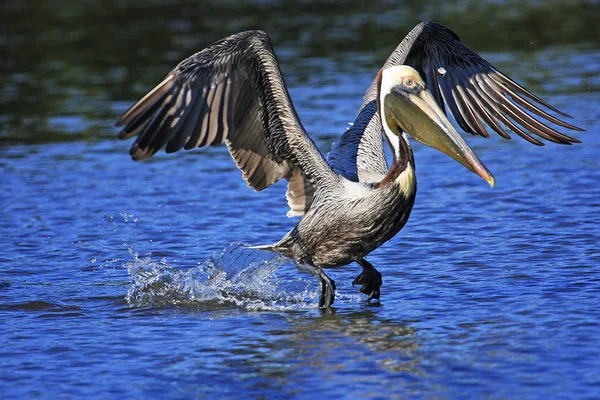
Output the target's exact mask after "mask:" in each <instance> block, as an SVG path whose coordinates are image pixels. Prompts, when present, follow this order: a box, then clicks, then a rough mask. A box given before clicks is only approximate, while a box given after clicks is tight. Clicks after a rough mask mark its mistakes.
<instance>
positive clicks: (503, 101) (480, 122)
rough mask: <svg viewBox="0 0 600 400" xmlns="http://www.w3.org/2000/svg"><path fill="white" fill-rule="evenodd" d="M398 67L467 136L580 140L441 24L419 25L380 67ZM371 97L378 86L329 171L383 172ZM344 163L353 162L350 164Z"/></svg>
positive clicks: (372, 88)
mask: <svg viewBox="0 0 600 400" xmlns="http://www.w3.org/2000/svg"><path fill="white" fill-rule="evenodd" d="M402 64H405V65H410V66H411V67H413V68H415V69H416V70H417V71H418V72H419V73H420V74H421V76H422V77H423V78H424V80H425V82H426V83H427V86H428V89H429V91H430V92H431V93H432V95H433V97H434V98H435V99H436V101H437V103H438V104H439V105H440V108H442V110H445V108H444V105H445V106H447V107H448V110H449V111H450V113H452V116H453V117H454V119H455V120H456V121H457V123H458V124H459V125H460V127H461V128H462V129H463V130H464V131H466V132H469V133H471V134H474V135H481V136H484V137H489V133H488V130H487V128H486V126H487V127H489V128H491V129H492V130H493V131H495V132H496V133H498V134H499V135H500V136H502V137H504V138H506V139H510V136H509V134H508V133H507V132H506V130H505V129H506V128H508V130H510V131H512V132H513V133H516V134H517V135H519V136H521V137H522V138H524V139H525V140H527V141H529V142H531V143H533V144H536V145H543V142H541V141H540V140H539V139H537V138H536V137H535V136H538V137H540V138H542V139H545V140H548V141H551V142H555V143H559V144H571V143H576V142H579V140H577V139H575V138H573V137H570V136H567V135H565V134H563V133H561V132H559V131H557V130H556V129H555V128H553V127H552V126H551V125H552V124H554V125H557V126H560V127H563V128H567V129H571V130H575V131H582V129H581V128H578V127H576V126H574V125H571V124H569V123H567V122H565V121H563V120H561V119H559V118H557V117H555V116H554V115H552V114H550V113H548V112H547V111H545V110H544V108H546V109H547V110H551V111H553V112H554V113H558V114H561V115H563V116H566V117H569V116H568V115H567V114H565V113H563V112H561V111H559V110H558V109H556V108H555V107H553V106H551V105H550V104H548V103H546V102H545V101H544V100H542V99H540V98H539V97H537V96H536V95H534V94H532V93H531V92H529V91H528V90H527V89H525V88H523V87H522V86H520V85H519V84H518V83H516V82H514V81H513V80H512V79H510V78H509V77H508V76H506V75H504V74H503V73H501V72H500V71H498V70H497V69H496V68H494V67H493V66H492V65H491V64H490V63H488V62H487V61H485V60H484V59H483V58H481V57H480V56H479V55H478V54H477V53H475V52H474V51H472V50H471V49H469V48H468V47H467V46H466V45H465V44H463V43H462V42H461V41H460V39H459V38H458V36H457V35H456V34H455V33H454V32H452V31H451V30H449V29H448V28H446V27H445V26H443V25H441V24H438V23H433V22H422V23H420V24H419V25H417V26H416V27H415V28H413V30H412V31H410V32H409V34H408V35H407V36H406V37H405V38H404V40H403V41H402V42H401V43H400V45H398V47H397V48H396V49H395V50H394V52H393V53H392V54H391V55H390V57H389V58H388V59H387V61H386V62H385V64H384V66H383V68H388V67H391V66H394V65H402ZM376 96H377V86H376V83H375V81H374V82H373V83H372V84H371V86H370V87H369V89H368V90H367V92H366V94H365V98H364V102H363V105H362V107H361V110H360V112H359V114H358V116H357V119H356V121H355V123H354V125H357V124H358V125H361V126H365V127H366V129H364V130H362V129H355V130H352V129H350V130H348V131H347V132H346V134H344V136H342V139H343V140H340V141H339V142H338V144H337V148H334V150H333V151H332V153H333V154H335V159H336V160H345V164H343V165H338V164H337V163H335V164H334V165H332V168H334V170H336V171H339V170H350V171H352V170H353V168H355V169H358V170H359V167H357V166H360V165H368V164H369V163H368V162H367V161H365V160H374V161H375V164H376V169H375V170H376V171H377V172H379V171H380V170H381V169H382V168H384V167H385V168H387V166H384V165H382V164H381V162H380V161H378V160H380V158H381V156H380V154H379V152H380V151H381V150H380V149H382V148H383V139H382V135H381V121H380V120H379V116H378V115H377V112H376V109H374V108H373V106H372V104H373V103H375V101H376ZM534 115H535V116H537V117H538V118H536V117H534ZM549 123H551V124H549ZM534 135H535V136H534ZM346 143H358V145H357V146H355V147H356V150H357V151H356V153H355V155H348V154H345V153H344V154H343V156H340V152H341V151H342V150H346V149H348V148H349V146H346ZM353 156H354V157H353ZM347 160H355V161H354V162H355V165H352V163H348V161H347Z"/></svg>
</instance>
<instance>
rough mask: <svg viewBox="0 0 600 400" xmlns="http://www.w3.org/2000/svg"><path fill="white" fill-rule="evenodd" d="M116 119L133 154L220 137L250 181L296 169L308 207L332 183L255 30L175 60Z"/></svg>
mask: <svg viewBox="0 0 600 400" xmlns="http://www.w3.org/2000/svg"><path fill="white" fill-rule="evenodd" d="M117 126H123V129H122V131H121V132H120V134H119V138H120V139H127V138H129V137H132V136H137V139H136V141H135V143H134V144H133V145H132V148H131V151H130V153H131V155H132V158H133V159H134V160H142V159H145V158H148V157H150V156H152V155H153V154H154V153H156V152H157V151H158V150H159V149H160V148H162V147H164V146H165V145H166V152H168V153H172V152H176V151H178V150H180V149H181V148H184V149H185V150H190V149H192V148H195V147H204V146H208V145H211V146H216V145H218V144H220V143H223V142H225V143H226V145H227V147H228V149H229V152H230V153H231V156H232V158H233V159H234V161H235V162H236V165H237V166H238V167H239V168H240V170H241V171H242V177H243V178H244V179H245V180H246V182H247V183H248V185H249V186H250V187H252V188H254V189H255V190H262V189H264V188H266V187H269V186H271V185H272V184H273V183H275V182H277V181H278V180H280V179H281V178H283V177H291V176H295V177H297V176H299V175H301V177H302V179H303V180H306V182H309V183H308V185H310V186H311V188H310V190H309V189H308V188H307V190H306V193H307V194H310V196H306V198H305V199H303V200H302V201H303V202H304V203H306V204H308V206H310V201H311V200H310V199H312V192H313V190H314V189H315V188H317V187H319V186H322V187H323V188H326V187H327V186H328V185H326V184H323V183H324V182H327V183H333V182H336V178H335V174H334V173H333V171H332V170H331V168H330V167H329V165H328V164H327V162H326V161H325V159H324V158H323V156H322V155H321V153H320V152H319V151H318V149H317V148H316V146H315V145H314V143H313V141H312V140H311V139H310V138H309V137H308V136H307V135H306V133H305V131H304V128H303V127H302V125H301V123H300V121H299V120H298V116H297V114H296V111H295V109H294V107H293V104H292V102H291V99H290V98H289V94H288V91H287V89H286V87H285V84H284V82H283V78H282V77H281V72H280V70H279V66H278V64H277V60H276V57H275V53H274V51H273V48H272V45H271V42H270V39H269V37H268V36H267V35H266V34H265V33H264V32H261V31H248V32H242V33H239V34H236V35H232V36H230V37H227V38H225V39H222V40H220V41H218V42H216V43H214V44H212V45H211V46H209V47H207V48H206V49H204V50H202V51H200V52H198V53H196V54H194V55H192V56H191V57H189V58H187V59H186V60H184V61H182V62H181V63H180V64H179V65H177V67H176V68H175V69H174V70H173V71H171V72H170V73H169V74H168V75H167V76H166V77H165V78H164V79H163V80H162V81H161V82H160V83H159V84H158V85H157V86H156V87H155V88H154V89H152V90H151V91H150V92H148V94H146V95H145V96H144V97H143V98H142V99H141V100H140V101H138V102H137V103H136V104H134V105H133V106H132V107H131V108H130V109H129V110H128V111H127V112H126V113H125V114H124V115H123V116H122V117H121V119H119V121H118V122H117ZM292 170H293V171H295V172H294V174H291V173H290V171H292ZM298 174H299V175H298ZM296 179H300V178H296Z"/></svg>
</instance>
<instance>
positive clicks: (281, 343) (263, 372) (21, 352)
mask: <svg viewBox="0 0 600 400" xmlns="http://www.w3.org/2000/svg"><path fill="white" fill-rule="evenodd" d="M598 15H600V4H599V3H598V2H595V1H590V2H583V1H571V2H562V1H556V2H552V1H551V2H531V3H529V4H524V3H523V2H517V1H487V2H475V1H473V2H464V1H461V2H453V1H451V2H444V3H437V2H427V1H418V2H417V1H406V2H401V3H399V2H377V3H376V4H373V3H368V2H355V1H346V2H325V3H323V2H310V1H303V2H292V1H280V2H276V1H273V2H270V1H257V2H240V1H218V2H217V1H215V2H211V1H169V2H166V1H165V2H159V1H144V2H142V1H99V0H97V1H93V0H90V1H81V2H78V3H73V2H66V1H21V2H3V3H2V4H1V5H0V74H1V75H0V77H1V78H2V79H0V174H1V175H0V176H1V181H0V189H1V190H0V209H1V212H0V226H1V229H2V231H1V235H0V249H2V251H1V252H0V346H1V348H2V351H1V352H0V371H1V372H2V373H1V374H0V398H3V399H24V398H48V399H56V398H161V399H162V398H208V397H211V398H240V397H250V398H314V397H315V396H322V397H332V398H399V399H403V398H461V399H462V398H503V399H504V398H564V399H573V398H578V399H579V398H589V399H593V398H599V397H600V339H599V338H600V322H599V318H598V316H599V315H600V306H599V304H600V303H599V299H600V250H599V247H598V243H599V242H600V227H599V222H600V217H599V213H600V190H599V185H600V30H599V29H600V28H599V25H598V23H597V17H598ZM422 20H433V21H438V22H442V23H444V24H445V25H447V26H448V27H450V28H451V29H452V30H453V31H455V32H456V33H457V34H458V35H459V36H460V37H461V39H462V40H463V41H464V42H465V43H466V44H467V45H468V46H469V47H471V48H472V49H474V50H476V51H477V52H479V53H480V54H481V55H483V56H484V57H485V58H486V59H488V60H489V61H490V62H492V63H493V64H494V65H495V66H496V67H497V68H498V69H500V70H501V71H503V72H504V73H506V74H508V75H509V76H511V77H512V78H513V79H515V80H516V81H518V82H519V83H521V84H523V85H525V86H526V87H527V88H528V89H530V90H532V91H533V92H534V93H536V94H538V95H540V96H541V97H543V98H544V99H545V100H547V101H549V102H550V103H551V104H553V105H555V106H556V107H558V108H559V109H561V110H563V111H565V112H567V113H568V114H570V115H571V116H573V118H574V119H573V120H569V121H574V123H575V124H576V125H578V126H581V127H583V128H584V129H586V132H581V133H576V134H575V135H576V137H577V138H579V139H580V140H582V141H583V143H582V144H577V145H573V146H559V145H554V144H548V145H546V146H544V147H536V146H532V145H530V144H528V143H526V142H525V141H523V140H521V139H519V138H514V139H513V140H512V141H507V140H504V139H502V138H499V137H491V138H489V139H484V138H478V137H468V138H467V140H468V141H469V144H470V145H471V146H472V147H473V149H474V150H475V152H476V153H477V154H478V155H479V156H480V158H481V159H482V160H483V161H484V162H485V163H486V165H487V166H488V168H489V169H490V170H491V171H492V172H493V173H494V175H495V176H496V179H497V186H496V187H495V188H493V189H490V188H489V187H487V185H486V184H485V182H483V181H481V180H480V179H478V178H477V177H475V176H474V175H472V174H471V173H470V172H468V171H466V170H464V168H462V167H460V166H459V165H458V164H456V163H455V162H454V161H453V160H452V159H450V158H448V157H445V156H443V155H442V154H440V153H438V152H435V151H434V150H431V149H429V148H426V147H424V146H421V145H418V144H415V145H414V151H415V159H416V164H417V178H418V181H419V193H418V195H417V200H416V204H415V208H414V210H413V213H412V215H411V218H410V220H409V222H408V224H407V226H406V227H405V228H404V229H403V230H402V232H401V233H400V234H399V235H397V236H396V237H395V238H394V239H392V240H391V241H390V242H388V243H386V244H385V245H384V246H382V247H381V248H380V249H378V250H376V251H375V252H373V253H372V254H371V255H370V257H369V260H370V261H371V262H372V263H373V264H374V265H375V266H376V267H377V268H378V269H379V270H380V271H381V272H382V274H383V280H384V286H383V287H382V299H381V304H371V305H369V304H367V303H366V302H365V299H364V296H362V295H360V294H359V293H357V291H356V288H353V287H352V285H351V282H352V280H353V279H354V277H355V276H356V275H357V274H358V273H359V270H360V268H359V267H358V266H357V265H355V264H354V265H349V266H347V267H343V268H340V269H337V270H333V271H330V272H329V275H330V276H332V278H334V279H335V281H336V283H337V287H338V297H337V298H336V302H335V303H334V308H333V309H332V310H331V311H330V312H321V311H319V310H318V309H317V307H316V300H317V297H318V285H317V283H316V282H315V281H314V279H313V278H312V277H311V276H308V275H303V274H300V273H299V272H298V271H297V270H296V269H295V267H294V266H293V264H292V263H291V262H290V261H289V260H287V259H285V258H280V257H274V256H272V255H270V254H264V253H262V252H258V251H255V250H250V249H248V248H247V247H246V244H251V245H256V244H265V243H271V242H274V241H276V240H278V239H279V238H280V237H281V236H282V235H283V234H284V233H285V232H287V230H289V229H291V228H292V227H293V225H294V224H295V222H296V219H288V218H286V217H285V213H286V211H287V204H286V202H285V196H284V192H285V184H284V183H283V182H280V183H278V184H276V185H274V187H272V188H270V189H268V190H266V191H263V192H260V193H254V192H253V191H252V190H250V189H248V188H247V187H246V184H245V183H244V181H243V180H242V179H240V173H239V171H238V169H237V168H236V167H235V164H234V163H233V161H232V160H231V157H230V156H229V153H228V152H227V149H226V148H225V147H217V148H209V149H202V150H195V151H190V152H181V153H177V154H170V155H167V154H164V153H159V154H157V155H156V156H155V157H153V158H152V159H151V160H149V161H147V162H142V163H134V162H133V161H131V159H130V157H129V155H128V149H129V146H130V145H131V142H129V141H125V142H119V141H118V140H116V135H117V133H118V130H117V128H114V122H115V121H116V119H117V118H118V117H119V116H120V114H122V113H123V112H124V111H125V110H126V109H127V108H128V107H129V106H130V105H131V104H132V103H133V102H134V101H135V100H136V99H138V98H139V97H140V96H142V95H143V94H144V93H145V92H146V91H147V90H149V89H150V88H151V87H152V86H153V85H155V84H156V83H157V82H158V81H159V80H160V79H161V78H162V77H163V76H164V75H165V74H166V73H167V72H168V71H169V70H170V69H171V68H172V67H173V66H174V65H175V64H176V63H177V62H178V61H180V60H181V59H183V58H185V57H187V56H188V55H190V54H192V53H194V52H195V51H198V50H200V49H201V48H203V47H204V46H206V45H208V44H210V43H211V42H213V41H215V40H217V39H220V38H222V37H224V36H227V35H229V34H231V33H234V32H237V31H242V30H246V29H263V30H265V31H266V32H267V33H268V34H269V35H270V36H271V38H272V41H273V44H274V46H275V49H276V51H277V54H278V57H279V61H280V63H281V69H282V71H283V74H284V77H285V80H286V83H287V85H288V86H289V89H290V94H291V97H292V99H293V101H294V104H295V106H296V109H297V111H298V114H299V116H300V118H301V119H302V122H303V124H304V126H305V128H306V130H307V131H308V133H309V134H310V135H311V136H312V137H313V138H314V139H315V141H316V143H317V145H318V146H319V148H320V149H321V150H322V151H323V152H324V153H325V152H327V151H329V150H330V148H331V145H332V143H333V142H334V141H335V140H336V138H337V137H339V135H340V134H342V133H343V132H344V130H345V129H346V128H347V126H348V122H349V121H352V120H353V119H354V116H355V115H356V112H357V110H358V108H359V106H360V104H361V101H362V96H363V93H364V91H365V89H366V88H367V86H368V85H369V84H370V82H371V81H372V79H373V77H374V75H375V73H376V72H377V70H378V68H379V67H380V66H381V65H382V63H383V62H384V60H385V59H386V57H387V56H388V55H389V53H390V52H391V51H392V50H393V49H394V48H395V46H396V45H397V44H398V43H399V42H400V41H401V40H402V38H403V37H404V36H405V35H406V33H408V31H409V30H410V29H411V28H412V27H413V26H414V25H416V24H417V23H418V22H420V21H422Z"/></svg>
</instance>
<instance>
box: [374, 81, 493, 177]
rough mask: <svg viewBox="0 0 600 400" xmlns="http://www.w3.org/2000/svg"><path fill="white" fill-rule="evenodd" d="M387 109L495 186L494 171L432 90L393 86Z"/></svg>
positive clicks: (409, 128) (419, 138)
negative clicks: (405, 89) (452, 120)
mask: <svg viewBox="0 0 600 400" xmlns="http://www.w3.org/2000/svg"><path fill="white" fill-rule="evenodd" d="M385 112H386V114H387V115H386V119H387V118H390V117H391V119H392V120H393V121H395V122H396V123H397V124H398V126H399V127H400V129H402V130H403V131H404V132H406V133H408V134H409V135H411V136H412V137H413V138H415V139H416V140H417V141H419V142H421V143H423V144H425V145H427V146H429V147H433V148H434V149H437V150H439V151H441V152H443V153H445V154H447V155H449V156H450V157H452V158H454V159H455V160H456V161H458V162H459V163H461V164H462V165H463V166H464V167H466V168H467V169H469V170H471V171H473V172H475V173H476V174H477V175H479V176H481V177H482V178H483V179H485V180H486V181H487V182H488V183H489V184H490V186H491V187H494V184H495V183H496V179H494V176H493V175H492V173H491V172H490V171H489V170H488V169H487V168H486V166H485V165H484V164H483V163H482V162H481V160H480V159H479V158H478V157H477V156H476V155H475V153H474V152H473V150H471V148H470V147H469V145H468V144H467V143H466V142H465V141H464V140H463V138H462V137H461V136H460V134H459V133H458V132H457V131H456V129H454V127H453V126H452V124H451V123H450V121H448V118H446V116H445V115H444V112H443V111H442V110H441V109H440V107H439V106H438V105H437V103H436V102H435V100H434V99H433V96H431V94H430V93H429V91H428V90H425V89H423V90H421V91H420V92H419V93H416V94H415V93H409V92H406V91H404V90H402V89H401V88H392V90H391V92H390V94H388V95H387V96H386V98H385ZM388 123H389V122H388Z"/></svg>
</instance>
